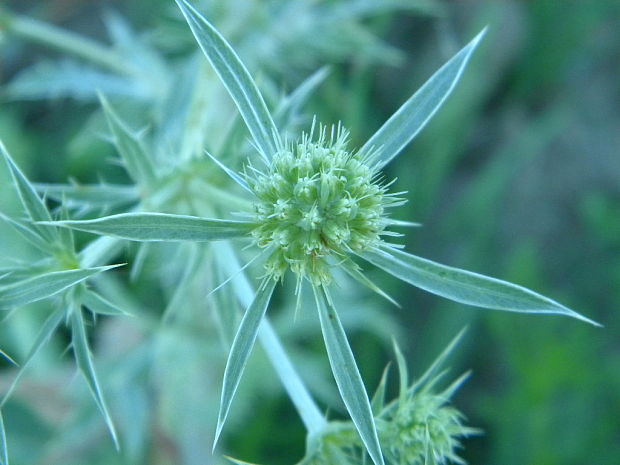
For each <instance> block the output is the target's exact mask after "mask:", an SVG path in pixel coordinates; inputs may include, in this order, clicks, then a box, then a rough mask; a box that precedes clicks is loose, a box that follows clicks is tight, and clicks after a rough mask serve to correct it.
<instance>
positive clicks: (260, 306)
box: [213, 278, 277, 449]
mask: <svg viewBox="0 0 620 465" xmlns="http://www.w3.org/2000/svg"><path fill="white" fill-rule="evenodd" d="M276 283H277V281H276V280H274V279H270V278H265V280H264V281H263V282H262V283H261V285H260V287H259V288H258V291H257V292H256V296H255V297H254V301H253V302H252V304H251V305H250V306H249V307H248V309H247V310H246V312H245V315H243V319H242V320H241V323H240V324H239V329H238V330H237V334H236V335H235V339H234V341H233V344H232V347H231V349H230V353H229V354H228V361H227V362H226V369H225V370H224V381H223V386H222V397H221V400H220V411H219V414H218V419H217V428H216V431H215V440H214V441H213V448H214V449H215V445H216V444H217V440H218V438H219V436H220V434H221V432H222V428H223V427H224V423H225V421H226V417H227V416H228V411H229V410H230V405H231V403H232V400H233V397H234V395H235V392H236V390H237V387H238V386H239V381H240V380H241V375H242V374H243V370H244V368H245V364H246V363H247V361H248V358H249V357H250V352H251V351H252V347H254V343H255V342H256V336H257V335H258V328H259V327H260V324H261V321H262V320H263V316H264V315H265V312H266V311H267V306H268V305H269V301H270V300H271V295H272V294H273V290H274V288H275V286H276Z"/></svg>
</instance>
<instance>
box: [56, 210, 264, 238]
mask: <svg viewBox="0 0 620 465" xmlns="http://www.w3.org/2000/svg"><path fill="white" fill-rule="evenodd" d="M51 224H55V225H57V226H62V227H66V228H72V229H77V230H79V231H86V232H91V233H95V234H101V235H107V236H115V237H120V238H122V239H129V240H131V241H169V242H179V241H197V242H205V241H216V240H220V239H229V238H233V237H239V236H244V235H247V234H248V233H249V232H250V231H251V230H252V228H253V227H254V224H253V223H248V222H244V221H232V220H220V219H210V218H200V217H197V216H185V215H173V214H168V213H121V214H118V215H111V216H104V217H102V218H97V219H94V220H82V221H78V220H75V221H55V222H52V223H51Z"/></svg>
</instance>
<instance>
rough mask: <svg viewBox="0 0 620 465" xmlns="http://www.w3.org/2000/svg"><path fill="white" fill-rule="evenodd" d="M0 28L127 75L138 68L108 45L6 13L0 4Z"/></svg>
mask: <svg viewBox="0 0 620 465" xmlns="http://www.w3.org/2000/svg"><path fill="white" fill-rule="evenodd" d="M2 29H6V30H7V31H8V32H10V33H13V34H15V35H17V36H20V37H23V38H24V39H28V40H31V41H33V42H36V43H40V44H42V45H45V46H46V47H51V48H55V49H58V50H60V51H62V52H66V53H70V54H73V55H75V56H78V57H80V58H83V59H85V60H88V61H90V62H92V63H95V64H98V65H100V66H102V67H104V68H107V69H109V70H110V71H113V72H115V73H120V74H125V75H126V74H135V73H136V72H137V69H136V68H135V67H134V66H133V65H131V64H129V63H127V62H126V61H125V60H124V59H123V58H122V57H121V56H120V55H118V54H117V53H115V52H114V51H113V50H111V49H110V48H109V47H106V46H104V45H101V44H99V43H98V42H96V41H94V40H92V39H89V38H87V37H84V36H81V35H79V34H75V33H73V32H70V31H66V30H64V29H61V28H59V27H56V26H53V25H51V24H48V23H45V22H43V21H39V20H36V19H32V18H28V17H25V16H21V15H15V14H12V13H9V12H8V11H6V10H5V9H3V8H2V7H0V30H2Z"/></svg>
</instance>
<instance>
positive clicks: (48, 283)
mask: <svg viewBox="0 0 620 465" xmlns="http://www.w3.org/2000/svg"><path fill="white" fill-rule="evenodd" d="M117 266H120V265H109V266H99V267H95V268H81V269H75V270H65V271H51V272H49V273H43V274H40V275H38V276H34V277H32V278H28V279H24V280H21V281H17V282H14V283H11V284H8V285H6V286H0V309H9V308H13V307H20V306H22V305H26V304H29V303H31V302H35V301H37V300H41V299H45V298H46V297H51V296H53V295H55V294H58V293H59V292H61V291H64V290H65V289H67V288H69V287H71V286H74V285H76V284H77V283H79V282H81V281H84V280H85V279H88V278H90V277H91V276H94V275H96V274H98V273H101V272H102V271H106V270H110V269H112V268H116V267H117Z"/></svg>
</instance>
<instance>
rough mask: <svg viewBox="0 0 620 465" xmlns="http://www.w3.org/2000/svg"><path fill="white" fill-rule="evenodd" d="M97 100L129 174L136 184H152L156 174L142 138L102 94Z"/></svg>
mask: <svg viewBox="0 0 620 465" xmlns="http://www.w3.org/2000/svg"><path fill="white" fill-rule="evenodd" d="M99 100H100V101H101V107H102V108H103V113H104V114H105V117H106V120H107V121H108V126H109V128H110V132H111V133H112V141H113V142H114V145H115V147H116V149H117V150H118V153H119V155H120V156H121V158H122V159H123V162H124V163H125V168H127V172H128V173H129V176H131V179H133V180H134V181H135V182H136V183H138V184H142V185H146V186H151V185H153V183H154V182H155V180H156V178H157V175H156V174H155V167H154V166H153V161H152V160H151V158H150V157H149V154H148V153H147V152H146V148H145V147H144V144H143V142H142V140H141V139H140V137H139V136H138V134H136V133H134V132H132V131H131V130H130V129H129V128H128V127H127V125H126V124H125V122H124V121H122V120H121V119H120V117H119V116H118V115H117V114H116V113H115V112H114V110H113V109H112V107H111V106H110V104H109V102H108V101H107V100H106V98H105V97H104V96H103V94H99Z"/></svg>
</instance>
